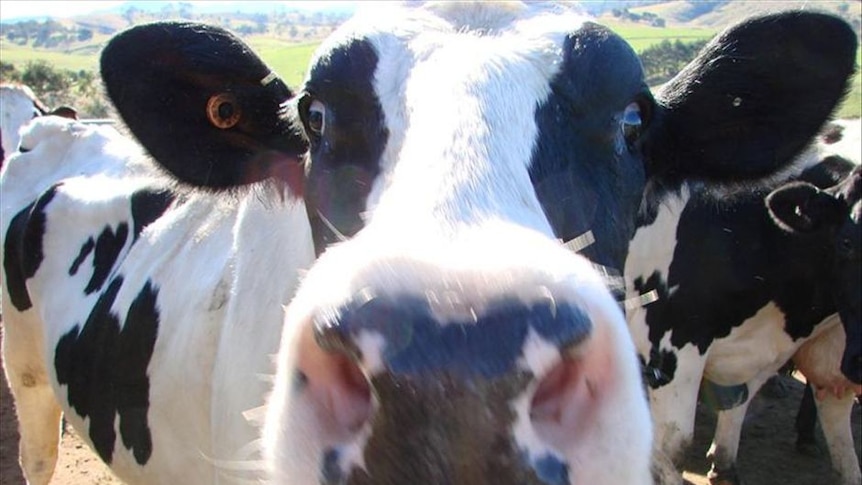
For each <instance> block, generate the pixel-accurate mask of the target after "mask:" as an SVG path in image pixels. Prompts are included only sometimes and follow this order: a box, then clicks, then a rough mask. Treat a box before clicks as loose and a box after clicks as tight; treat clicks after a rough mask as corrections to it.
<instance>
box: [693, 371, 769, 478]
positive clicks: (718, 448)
mask: <svg viewBox="0 0 862 485" xmlns="http://www.w3.org/2000/svg"><path fill="white" fill-rule="evenodd" d="M772 375H774V374H772V372H764V373H762V374H760V375H758V376H757V377H755V378H754V379H752V380H751V381H749V382H747V383H746V385H747V386H748V398H747V399H746V400H745V402H744V403H742V404H740V405H739V406H736V407H734V408H731V409H727V410H723V411H719V412H718V418H717V420H716V423H715V434H714V435H713V437H712V445H710V447H709V451H708V452H707V453H706V457H707V458H708V459H709V460H710V461H711V462H712V467H711V468H710V470H709V474H708V477H709V483H711V484H712V485H740V484H741V483H742V480H740V479H739V473H738V471H737V469H736V456H737V454H738V453H739V439H740V437H741V435H742V425H743V422H744V421H745V414H746V413H747V412H748V406H749V405H750V404H751V400H752V399H753V398H754V396H755V395H756V394H757V391H758V390H759V389H760V388H761V387H763V384H764V383H765V382H766V381H767V380H769V378H770V377H772Z"/></svg>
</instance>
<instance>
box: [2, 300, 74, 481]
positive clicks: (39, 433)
mask: <svg viewBox="0 0 862 485" xmlns="http://www.w3.org/2000/svg"><path fill="white" fill-rule="evenodd" d="M3 307H4V309H5V308H11V305H3ZM4 313H5V314H4V315H3V319H4V322H3V349H2V350H3V366H4V369H5V372H6V379H7V382H8V383H9V388H10V389H11V391H12V396H13V397H14V398H15V409H16V411H17V414H18V430H19V432H20V435H21V439H20V444H19V459H20V464H21V469H22V470H23V471H24V476H25V477H26V478H27V482H28V483H29V484H30V485H47V483H48V482H49V481H50V480H51V476H52V475H53V474H54V467H55V465H56V464H57V448H58V444H59V441H60V417H61V414H62V411H61V409H60V406H59V404H58V403H57V401H56V399H55V398H54V393H53V390H52V389H51V385H50V382H49V380H48V373H47V371H46V369H45V366H44V363H43V361H42V360H41V355H42V352H41V348H40V342H41V335H37V332H34V331H31V330H32V329H33V328H40V327H39V326H38V323H37V322H31V321H29V320H30V319H21V320H18V319H17V318H16V317H18V315H20V314H17V315H16V314H15V312H4ZM34 325H35V326H34Z"/></svg>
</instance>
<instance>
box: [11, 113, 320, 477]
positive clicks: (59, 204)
mask: <svg viewBox="0 0 862 485" xmlns="http://www.w3.org/2000/svg"><path fill="white" fill-rule="evenodd" d="M22 144H24V145H25V146H27V147H28V148H31V151H29V152H27V153H19V154H16V155H15V156H14V157H13V158H12V159H11V160H9V161H8V165H7V166H6V167H5V168H4V171H3V175H2V179H0V180H2V189H3V207H2V220H3V224H4V225H3V237H4V240H5V233H6V229H7V228H8V221H9V220H10V219H11V217H12V216H14V215H15V214H16V213H17V212H18V211H19V210H21V209H22V208H23V207H24V206H25V205H26V204H28V203H29V202H30V201H31V200H32V198H33V197H34V196H36V195H38V193H40V192H41V191H42V190H44V189H46V188H47V187H49V186H50V185H52V184H53V183H54V182H58V181H62V182H63V185H62V186H61V187H60V188H59V189H58V192H57V195H56V196H55V198H54V200H52V202H51V204H50V205H49V206H48V210H47V223H46V228H47V232H46V234H45V237H44V241H45V260H44V261H43V263H42V265H41V266H40V268H39V270H38V271H37V273H36V275H35V276H34V277H33V278H31V279H29V280H27V288H28V291H29V293H30V294H31V295H32V299H33V303H34V307H33V308H31V309H30V310H28V311H25V312H23V313H19V312H17V311H16V310H15V307H14V306H13V305H12V304H11V302H10V301H9V295H8V293H7V291H6V285H5V281H4V285H3V319H4V329H5V334H4V341H3V343H4V349H3V350H4V361H5V370H6V373H7V377H8V378H9V382H10V385H11V387H12V391H13V395H14V396H15V399H16V403H17V409H18V413H19V418H20V422H21V432H22V451H26V450H32V451H30V452H28V453H25V454H23V455H22V458H23V467H24V469H25V472H26V474H27V476H28V479H29V480H30V483H37V484H44V483H47V481H48V479H49V478H50V476H51V473H52V471H53V461H54V460H55V459H56V446H57V435H56V432H57V430H58V429H59V419H60V414H59V413H60V410H61V409H62V411H63V412H64V413H65V415H66V418H67V420H68V421H69V422H70V423H71V424H72V425H73V426H75V428H76V429H77V430H78V432H79V434H80V435H81V436H82V437H83V438H84V439H85V441H88V439H89V438H88V428H87V425H88V421H87V420H82V419H81V418H80V416H78V415H77V414H76V412H75V411H74V409H69V408H68V407H67V403H66V392H67V390H66V386H61V385H58V383H57V381H56V376H55V371H54V355H53V353H54V349H55V348H56V345H57V341H58V339H59V338H60V337H61V336H63V335H64V334H66V333H67V332H68V331H69V330H70V329H71V327H72V326H73V325H74V324H83V322H85V321H86V318H87V315H88V314H89V312H90V311H91V310H92V307H93V304H94V303H95V301H96V299H97V297H98V295H97V294H92V295H90V296H89V297H84V293H83V288H84V286H85V285H86V284H87V280H88V278H89V273H88V272H86V271H82V272H80V273H79V274H78V275H76V276H70V275H69V274H68V270H69V262H70V261H72V260H74V258H75V256H76V255H77V253H78V251H79V250H80V245H81V243H82V242H83V241H85V240H86V239H87V237H89V236H92V235H98V234H99V232H101V231H102V229H103V227H105V226H106V225H107V226H109V227H111V228H112V229H116V227H117V225H118V224H119V223H120V222H124V221H125V222H128V220H129V213H128V212H129V204H128V195H129V194H130V192H131V191H132V190H134V189H136V188H141V187H148V186H149V187H152V186H155V187H162V188H164V185H163V183H162V182H160V181H159V179H158V177H157V176H155V174H154V173H152V172H150V170H149V169H147V168H146V164H141V163H139V162H140V160H139V159H138V157H140V154H141V150H140V148H139V147H137V145H135V144H134V143H133V142H131V141H130V140H128V139H126V138H125V137H122V136H120V135H119V134H118V133H117V132H116V131H115V130H113V129H112V128H104V127H101V128H95V127H92V126H86V127H85V126H83V125H80V124H78V123H75V122H71V121H68V120H60V119H53V117H44V118H39V119H38V120H37V121H35V122H34V123H33V124H32V125H31V126H30V130H29V131H28V132H26V133H25V134H24V137H23V141H22ZM270 190H274V189H270V188H266V189H264V188H260V189H253V190H250V191H249V192H248V193H246V194H245V195H243V196H239V197H238V198H236V199H234V200H231V199H227V200H224V199H220V198H218V197H212V196H210V195H208V194H188V195H185V196H184V197H185V200H184V202H183V203H182V204H180V205H175V206H174V207H172V208H171V209H169V210H168V211H167V212H166V214H165V215H164V216H163V217H162V218H160V219H159V220H157V221H156V222H154V223H153V224H151V225H150V226H148V227H147V228H146V229H145V230H144V231H143V233H142V234H141V236H140V238H139V239H138V241H137V242H135V244H134V245H131V244H130V241H127V242H126V246H125V248H124V249H123V251H122V253H121V255H120V259H121V263H119V264H118V265H117V266H115V268H116V269H115V274H121V275H122V276H123V278H124V284H123V287H122V289H121V290H120V292H119V294H118V295H117V298H116V301H115V303H114V306H113V307H112V311H113V312H115V313H116V314H117V315H119V316H121V318H120V321H121V322H122V320H123V318H122V316H123V315H125V312H126V310H127V309H128V308H129V306H130V304H131V302H132V301H133V299H134V298H135V297H136V296H137V294H138V292H139V291H140V289H141V288H142V287H143V285H144V284H145V283H146V282H147V281H152V283H153V284H154V285H155V286H157V287H158V289H159V299H158V305H159V312H160V325H159V328H158V337H157V341H156V344H155V349H154V351H153V355H152V358H151V360H150V363H149V367H148V375H149V378H150V395H149V403H150V407H149V412H148V421H149V427H150V430H151V432H152V439H153V454H152V456H151V458H150V460H149V461H148V462H147V464H146V466H143V467H142V466H139V465H138V464H137V463H136V462H135V460H134V457H133V456H132V455H131V453H130V452H129V451H128V450H126V448H125V447H124V446H123V445H122V441H121V438H120V435H119V433H118V436H117V441H116V445H115V450H114V455H113V462H112V464H111V465H112V466H111V467H112V470H113V471H114V472H115V473H116V474H117V475H118V476H119V477H120V478H122V479H123V480H124V481H125V482H126V483H129V484H135V483H189V484H194V483H201V484H203V483H206V484H212V483H229V482H235V481H237V479H239V478H243V477H245V478H249V477H253V476H254V475H255V474H256V473H258V472H260V468H261V467H260V465H255V466H253V468H256V470H252V473H250V474H249V473H244V472H242V471H241V469H242V468H243V466H244V464H248V463H253V460H254V459H256V455H257V450H256V449H255V447H254V446H253V445H252V446H251V447H250V446H249V445H250V444H252V443H254V442H255V441H256V440H257V438H258V436H259V431H258V429H257V428H256V427H255V426H253V425H252V424H251V423H249V422H247V420H246V419H245V418H244V417H243V414H242V413H243V412H244V411H246V410H249V409H252V408H255V407H259V406H261V405H262V404H263V402H264V397H265V395H266V393H267V389H268V388H269V383H268V382H267V381H266V380H265V379H263V378H260V377H259V376H262V375H266V374H269V373H271V370H272V368H271V361H270V355H271V354H273V353H274V352H275V351H276V349H277V343H278V335H279V333H280V331H281V316H282V305H283V304H284V303H285V302H287V301H288V299H289V297H290V296H291V295H292V294H293V291H294V289H295V286H296V285H297V282H298V279H299V270H301V269H304V268H307V267H308V266H309V265H310V264H311V261H312V260H313V251H312V246H311V236H310V231H309V227H308V222H307V219H306V216H305V209H304V206H303V204H302V203H301V202H296V201H295V200H292V199H290V198H289V197H286V198H285V201H284V202H281V201H280V197H273V196H267V195H268V194H267V191H270ZM269 195H275V194H274V193H273V194H269ZM92 258H93V256H92V254H91V255H90V256H89V257H88V258H87V259H86V260H85V261H84V262H83V263H82V265H81V267H82V268H85V267H90V265H91V261H92ZM84 273H87V274H84ZM4 277H5V276H4ZM31 377H35V378H36V382H37V384H38V385H37V386H26V385H25V384H24V381H25V380H26V379H30V378H31ZM58 405H59V406H58ZM42 410H44V411H42Z"/></svg>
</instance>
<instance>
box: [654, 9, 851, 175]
mask: <svg viewBox="0 0 862 485" xmlns="http://www.w3.org/2000/svg"><path fill="white" fill-rule="evenodd" d="M856 47H857V40H856V35H855V33H854V32H853V30H852V29H851V28H850V26H849V25H847V23H845V22H844V21H843V20H840V19H838V18H836V17H832V16H829V15H825V14H818V13H809V12H801V11H800V12H784V13H780V14H775V15H769V16H765V17H761V18H756V19H752V20H749V21H746V22H744V23H742V24H740V25H737V26H736V27H732V28H730V29H729V30H727V31H725V32H724V33H722V34H720V35H718V36H717V37H716V38H715V39H713V40H712V41H711V42H710V43H709V44H708V45H707V46H706V47H705V48H704V49H703V51H702V52H701V53H700V54H699V55H698V57H697V58H696V59H695V60H693V61H692V62H691V63H690V64H689V65H688V66H686V67H685V69H683V70H682V71H681V72H680V73H679V74H678V75H677V76H676V77H675V78H674V79H672V80H671V81H670V82H669V83H668V84H666V85H665V87H664V88H663V89H662V90H661V92H660V93H659V94H658V95H657V101H658V103H659V106H660V107H659V110H658V113H657V116H656V122H655V123H654V124H653V128H652V129H651V131H650V132H649V133H648V137H647V141H646V145H645V149H646V155H647V159H648V162H649V166H648V168H649V169H650V172H651V174H652V175H659V176H661V175H663V174H666V175H670V176H677V177H688V176H694V177H699V178H707V179H715V180H732V179H738V178H740V177H749V178H751V177H758V176H762V175H764V174H767V173H769V172H771V171H773V170H775V169H778V168H781V167H782V166H784V165H785V164H787V163H789V162H790V161H791V160H792V159H793V157H794V156H795V155H797V154H798V153H799V152H800V151H801V150H802V149H804V147H805V146H806V145H807V144H808V143H810V142H811V140H812V139H813V138H814V137H815V136H816V135H817V133H818V130H819V129H820V127H821V126H822V125H823V124H824V122H826V121H827V120H828V119H829V117H830V115H831V113H832V112H833V110H834V109H835V107H836V106H837V105H838V103H839V102H840V101H841V100H842V99H843V98H844V96H845V95H846V93H847V90H848V80H849V78H850V76H851V75H852V74H853V73H854V70H855V62H856Z"/></svg>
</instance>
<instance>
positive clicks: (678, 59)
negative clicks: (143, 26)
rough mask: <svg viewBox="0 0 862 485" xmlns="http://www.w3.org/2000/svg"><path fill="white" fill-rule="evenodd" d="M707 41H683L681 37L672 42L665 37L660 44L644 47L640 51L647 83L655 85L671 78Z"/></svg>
mask: <svg viewBox="0 0 862 485" xmlns="http://www.w3.org/2000/svg"><path fill="white" fill-rule="evenodd" d="M707 42H708V41H707V40H698V41H694V42H682V41H681V40H679V39H677V40H676V41H674V42H671V41H670V40H667V39H665V40H663V41H662V42H661V43H659V44H656V45H653V46H650V47H647V48H646V49H644V50H643V51H642V52H641V53H640V59H641V64H643V68H644V73H645V74H646V78H647V79H646V81H647V84H649V85H650V86H655V85H657V84H661V83H664V82H666V81H668V80H670V78H672V77H673V76H675V75H676V73H677V72H679V71H680V69H682V68H683V67H684V66H685V65H686V64H688V62H689V61H691V60H692V59H694V56H695V55H697V53H698V51H700V49H701V48H702V47H703V46H704V45H706V43H707Z"/></svg>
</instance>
